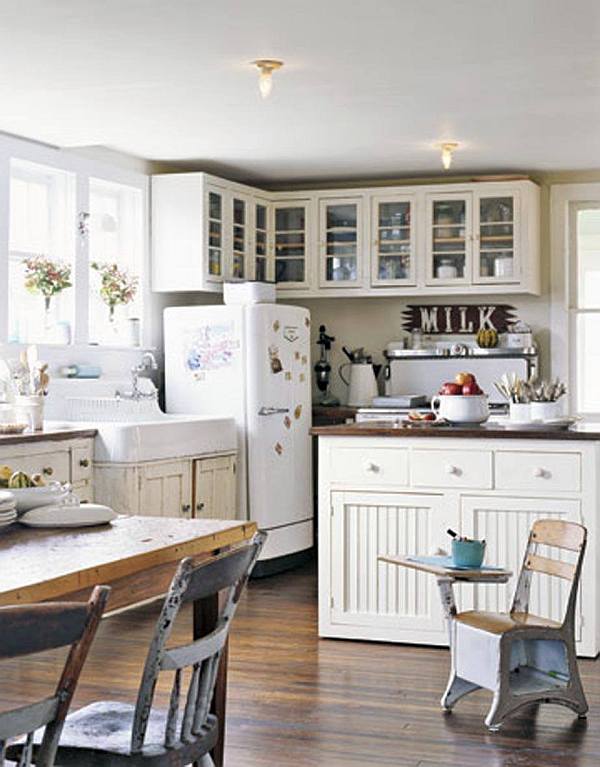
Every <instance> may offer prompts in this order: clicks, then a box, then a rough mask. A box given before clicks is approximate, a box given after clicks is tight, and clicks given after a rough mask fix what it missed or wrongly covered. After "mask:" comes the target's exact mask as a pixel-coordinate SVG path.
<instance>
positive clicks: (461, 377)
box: [454, 373, 476, 386]
mask: <svg viewBox="0 0 600 767" xmlns="http://www.w3.org/2000/svg"><path fill="white" fill-rule="evenodd" d="M454 381H455V383H457V384H458V385H459V386H464V385H465V384H473V383H476V381H475V376H474V375H473V373H457V374H456V376H455V378H454Z"/></svg>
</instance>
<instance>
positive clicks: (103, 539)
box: [0, 516, 256, 767]
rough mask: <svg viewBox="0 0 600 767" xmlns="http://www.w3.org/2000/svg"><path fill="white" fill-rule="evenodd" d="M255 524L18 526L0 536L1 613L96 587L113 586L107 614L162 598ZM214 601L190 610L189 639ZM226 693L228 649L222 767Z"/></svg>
mask: <svg viewBox="0 0 600 767" xmlns="http://www.w3.org/2000/svg"><path fill="white" fill-rule="evenodd" d="M255 532H256V525H255V524H254V523H253V522H241V521H237V520H210V519H175V518H170V517H142V516H121V517H118V518H117V519H115V520H114V521H113V522H112V523H111V524H109V525H102V526H97V527H90V528H73V529H68V528H63V529H57V528H53V529H33V528H26V527H23V526H21V525H19V524H15V525H12V526H11V527H8V528H5V529H4V530H2V532H1V534H0V606H4V605H14V604H27V603H32V602H45V601H51V600H75V601H77V600H82V601H83V600H86V599H87V598H88V596H89V593H90V590H91V589H92V588H93V587H94V586H95V585H96V584H108V585H109V586H111V587H112V591H111V595H110V599H109V603H108V611H107V614H108V615H110V612H111V611H115V610H120V609H124V608H127V607H132V606H134V605H136V604H139V603H140V602H144V601H147V600H149V599H152V598H156V597H159V596H161V595H163V594H165V593H166V591H167V589H168V587H169V583H170V582H171V578H172V577H173V574H174V572H175V568H176V567H177V563H178V562H179V561H180V560H181V559H183V558H184V557H192V558H193V559H194V561H196V562H200V561H203V560H206V559H208V558H209V557H211V556H213V555H215V554H216V553H218V552H221V551H223V550H226V549H227V548H230V547H232V546H235V545H239V544H241V543H243V542H245V541H248V540H249V539H251V538H252V536H253V535H254V534H255ZM217 613H218V597H217V596H216V595H215V596H214V597H210V598H208V599H204V600H199V601H198V602H196V603H194V605H193V633H194V638H199V637H200V636H202V635H204V634H206V633H207V632H208V631H210V630H211V629H212V628H213V627H214V625H215V623H216V620H217ZM226 691H227V650H226V649H225V651H224V653H223V656H222V660H221V664H220V667H219V674H218V678H217V685H216V687H215V695H214V698H213V713H214V714H215V715H216V716H217V718H218V720H219V728H220V732H219V740H218V743H217V745H216V747H215V750H214V751H213V753H212V757H213V760H214V762H215V765H216V766H217V767H221V765H222V764H223V750H224V742H225V739H224V735H225V712H226Z"/></svg>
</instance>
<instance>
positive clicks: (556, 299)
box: [550, 183, 600, 421]
mask: <svg viewBox="0 0 600 767" xmlns="http://www.w3.org/2000/svg"><path fill="white" fill-rule="evenodd" d="M599 207H600V183H591V184H557V185H554V186H552V188H551V191H550V226H551V231H550V242H551V303H550V330H551V334H550V338H551V340H550V359H551V375H552V376H553V377H556V376H558V377H559V378H561V379H562V380H564V381H565V382H566V384H567V389H568V404H569V407H570V409H571V410H575V408H576V407H577V404H578V398H577V392H578V387H579V383H580V382H579V381H578V375H577V373H578V370H577V321H578V318H579V316H581V315H583V314H599V315H600V309H582V308H579V307H578V306H577V280H578V273H577V268H578V263H577V260H578V259H577V224H576V217H577V212H578V211H579V210H584V209H587V208H599ZM585 417H586V419H587V420H590V421H600V412H597V413H596V412H585Z"/></svg>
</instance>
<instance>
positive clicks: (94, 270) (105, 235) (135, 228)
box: [89, 178, 143, 346]
mask: <svg viewBox="0 0 600 767" xmlns="http://www.w3.org/2000/svg"><path fill="white" fill-rule="evenodd" d="M89 189H90V219H89V263H90V276H89V334H90V341H91V342H92V343H106V344H119V345H124V346H139V332H140V330H139V329H140V322H141V317H142V312H143V305H142V300H143V296H142V285H141V282H140V280H141V277H142V267H143V200H142V193H141V191H140V189H138V188H136V187H131V186H126V185H124V184H116V183H113V182H110V181H104V180H101V179H98V178H90V182H89Z"/></svg>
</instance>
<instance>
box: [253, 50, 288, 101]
mask: <svg viewBox="0 0 600 767" xmlns="http://www.w3.org/2000/svg"><path fill="white" fill-rule="evenodd" d="M252 64H254V66H255V67H256V68H257V69H258V71H259V74H258V89H259V91H260V95H261V96H262V97H263V99H266V98H269V95H270V93H271V91H272V90H273V72H275V71H276V70H277V69H281V67H282V66H283V61H278V60H277V59H257V60H256V61H253V62H252Z"/></svg>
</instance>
